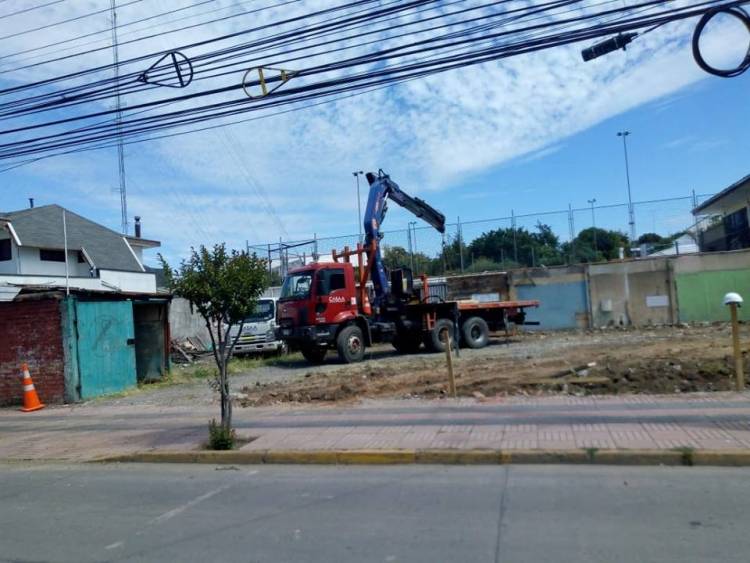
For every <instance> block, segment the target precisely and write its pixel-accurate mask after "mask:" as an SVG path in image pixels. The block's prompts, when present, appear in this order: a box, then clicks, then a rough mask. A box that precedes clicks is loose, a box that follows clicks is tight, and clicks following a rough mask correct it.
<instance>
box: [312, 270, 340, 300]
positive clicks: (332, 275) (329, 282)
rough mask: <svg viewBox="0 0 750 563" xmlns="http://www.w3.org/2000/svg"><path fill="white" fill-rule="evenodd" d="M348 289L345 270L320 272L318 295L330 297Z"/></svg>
mask: <svg viewBox="0 0 750 563" xmlns="http://www.w3.org/2000/svg"><path fill="white" fill-rule="evenodd" d="M345 287H346V278H345V277H344V270H340V269H336V270H333V269H332V270H320V271H318V281H317V293H318V295H328V294H329V293H331V292H332V291H336V290H337V289H344V288H345Z"/></svg>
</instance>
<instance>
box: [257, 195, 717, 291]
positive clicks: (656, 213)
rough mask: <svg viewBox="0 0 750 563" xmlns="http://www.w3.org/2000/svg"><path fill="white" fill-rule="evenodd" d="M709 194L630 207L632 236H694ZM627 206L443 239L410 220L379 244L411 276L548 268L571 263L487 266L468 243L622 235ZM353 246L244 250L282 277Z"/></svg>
mask: <svg viewBox="0 0 750 563" xmlns="http://www.w3.org/2000/svg"><path fill="white" fill-rule="evenodd" d="M711 195H712V194H695V193H693V194H691V195H689V196H685V197H673V198H661V199H653V200H648V201H637V202H633V214H634V219H635V225H634V227H635V232H636V236H637V237H639V236H641V235H643V234H644V233H657V232H661V233H669V234H671V233H678V232H683V231H694V230H695V222H694V218H693V216H692V214H691V211H692V209H693V208H694V207H695V206H696V205H698V204H699V203H701V202H702V201H705V200H706V199H707V198H709V197H710V196H711ZM628 205H629V204H628V203H627V202H625V203H616V204H608V205H598V204H597V203H596V201H595V200H594V201H593V202H590V204H589V205H588V206H586V207H573V206H572V205H571V206H570V207H568V208H567V209H558V210H552V211H541V212H536V213H525V214H516V213H515V212H514V211H511V212H510V214H509V215H507V216H505V217H493V218H489V219H469V220H463V219H461V218H456V219H455V220H453V221H450V220H449V221H448V222H447V223H446V228H445V233H444V234H441V233H439V232H437V231H436V230H435V229H433V228H432V227H430V226H427V225H424V224H420V223H418V222H417V221H413V222H410V223H409V225H408V226H407V227H406V228H402V229H393V230H386V231H384V232H383V235H384V236H383V239H382V241H381V245H382V248H383V251H384V252H386V253H387V252H388V249H396V248H400V249H403V250H404V251H405V252H404V253H399V256H401V257H402V258H403V261H405V262H406V263H404V264H401V265H403V266H409V267H411V268H412V269H413V270H414V271H415V272H427V273H428V274H431V275H444V274H448V273H456V272H472V271H484V270H489V269H505V268H511V267H514V266H516V265H518V264H519V263H526V264H528V265H541V264H544V265H546V266H553V265H556V264H561V263H569V262H570V261H571V260H572V259H571V258H570V256H566V255H565V254H564V253H561V254H560V255H559V256H556V257H553V258H550V257H547V262H546V263H545V261H544V260H545V258H544V257H539V256H534V255H533V250H532V256H528V255H526V256H523V257H521V256H520V255H519V248H518V245H516V244H513V245H512V246H511V247H509V248H508V250H507V252H501V256H499V257H495V259H494V260H492V261H489V260H488V259H487V258H486V257H483V256H475V255H474V254H473V252H472V245H471V243H472V241H474V240H476V239H477V238H478V237H480V236H481V235H483V234H485V233H487V232H489V231H493V230H502V229H508V230H509V231H510V232H512V233H513V238H514V239H515V235H516V233H520V232H521V231H522V230H525V231H527V232H530V233H535V232H538V230H539V225H546V226H548V227H550V228H551V231H552V232H553V233H554V234H555V235H556V236H557V238H558V240H559V242H560V244H561V245H564V244H565V243H570V242H571V241H574V240H575V239H576V237H577V236H578V234H580V233H581V231H583V230H585V229H589V228H591V227H597V228H598V229H601V228H606V229H608V230H615V231H619V232H621V233H622V234H623V235H626V236H627V235H628V233H629V232H630V227H631V226H630V220H629V217H630V215H629V207H628ZM613 225H614V228H613ZM358 242H360V236H359V234H357V233H354V234H348V235H338V236H325V237H319V236H317V235H315V234H313V235H312V236H311V237H310V238H309V239H307V240H281V239H280V240H278V241H274V242H266V243H261V244H257V243H254V244H250V243H248V250H249V251H250V252H255V253H257V254H258V255H259V256H262V257H266V258H268V259H269V260H270V263H271V270H272V271H273V272H277V273H278V274H279V275H280V277H283V275H284V274H285V273H286V272H287V271H288V270H289V269H290V268H294V267H297V266H300V265H304V264H307V263H310V262H313V261H315V260H321V261H330V260H331V251H332V250H333V249H336V250H339V251H340V250H343V249H344V248H345V247H347V246H348V247H349V248H352V249H353V248H355V247H356V245H357V243H358ZM514 242H515V241H514ZM632 246H634V245H633V243H632V241H631V247H632ZM506 254H507V255H506Z"/></svg>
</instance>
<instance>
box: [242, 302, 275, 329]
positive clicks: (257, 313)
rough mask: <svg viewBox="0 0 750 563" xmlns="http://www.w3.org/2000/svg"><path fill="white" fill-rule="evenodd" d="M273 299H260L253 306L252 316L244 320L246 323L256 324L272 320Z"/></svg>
mask: <svg viewBox="0 0 750 563" xmlns="http://www.w3.org/2000/svg"><path fill="white" fill-rule="evenodd" d="M273 314H274V312H273V299H260V300H259V301H258V303H256V305H255V310H254V311H253V314H252V315H250V316H249V317H247V318H246V319H245V322H246V323H257V322H258V321H267V320H268V319H272V318H273Z"/></svg>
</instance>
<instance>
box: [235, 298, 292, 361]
mask: <svg viewBox="0 0 750 563" xmlns="http://www.w3.org/2000/svg"><path fill="white" fill-rule="evenodd" d="M239 328H240V327H239V325H236V326H233V327H232V330H231V331H230V333H229V338H230V342H231V339H232V338H234V337H235V336H237V331H238V330H239ZM283 351H284V342H283V341H281V340H277V339H276V299H275V298H270V297H269V298H263V299H258V303H257V304H256V305H255V311H254V312H253V314H252V315H250V316H249V317H247V318H246V319H245V324H244V325H243V326H242V334H240V338H239V340H237V344H236V346H235V347H234V351H233V353H234V354H236V355H240V354H266V353H275V354H280V353H281V352H283Z"/></svg>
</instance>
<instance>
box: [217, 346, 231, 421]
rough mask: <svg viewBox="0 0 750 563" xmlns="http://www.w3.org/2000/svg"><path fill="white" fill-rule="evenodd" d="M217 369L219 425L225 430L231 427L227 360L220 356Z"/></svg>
mask: <svg viewBox="0 0 750 563" xmlns="http://www.w3.org/2000/svg"><path fill="white" fill-rule="evenodd" d="M222 360H223V361H222V365H221V367H220V369H219V389H220V392H221V425H222V427H224V429H226V430H230V429H231V428H232V401H231V399H230V397H229V378H228V377H227V360H226V358H222Z"/></svg>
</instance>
